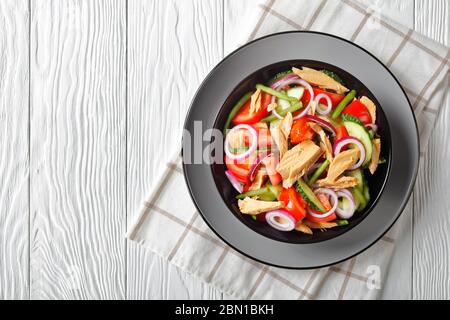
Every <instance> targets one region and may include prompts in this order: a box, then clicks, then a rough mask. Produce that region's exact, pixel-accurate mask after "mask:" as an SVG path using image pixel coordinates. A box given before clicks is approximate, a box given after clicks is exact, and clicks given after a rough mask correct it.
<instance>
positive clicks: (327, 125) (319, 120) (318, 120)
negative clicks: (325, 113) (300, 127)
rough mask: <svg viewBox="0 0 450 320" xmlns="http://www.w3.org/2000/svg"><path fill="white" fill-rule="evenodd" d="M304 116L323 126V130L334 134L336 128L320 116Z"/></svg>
mask: <svg viewBox="0 0 450 320" xmlns="http://www.w3.org/2000/svg"><path fill="white" fill-rule="evenodd" d="M304 118H305V119H307V120H308V121H312V122H315V123H317V124H318V125H320V126H321V127H323V128H324V129H325V130H327V131H329V132H330V133H331V134H332V135H333V136H335V135H336V129H335V128H334V126H333V125H332V124H331V123H330V122H328V121H326V120H324V119H322V118H319V117H317V116H311V115H306V116H305V117H304Z"/></svg>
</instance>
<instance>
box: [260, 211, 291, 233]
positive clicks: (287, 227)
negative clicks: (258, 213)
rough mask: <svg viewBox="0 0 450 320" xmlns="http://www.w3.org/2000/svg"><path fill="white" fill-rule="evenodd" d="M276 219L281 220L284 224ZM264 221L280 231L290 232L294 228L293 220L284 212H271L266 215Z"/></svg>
mask: <svg viewBox="0 0 450 320" xmlns="http://www.w3.org/2000/svg"><path fill="white" fill-rule="evenodd" d="M276 218H279V219H280V218H281V219H283V220H282V221H284V223H282V222H280V221H277V220H276ZM266 221H267V223H268V224H269V226H271V227H272V228H274V229H277V230H280V231H291V230H294V228H295V219H294V217H293V216H291V215H290V214H289V212H287V211H286V210H272V211H269V212H267V213H266Z"/></svg>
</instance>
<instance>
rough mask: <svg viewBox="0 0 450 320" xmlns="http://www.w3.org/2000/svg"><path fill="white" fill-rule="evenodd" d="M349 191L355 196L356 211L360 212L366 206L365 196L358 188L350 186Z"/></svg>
mask: <svg viewBox="0 0 450 320" xmlns="http://www.w3.org/2000/svg"><path fill="white" fill-rule="evenodd" d="M350 192H351V193H352V194H353V198H355V202H356V206H357V209H356V211H358V212H360V211H362V210H364V208H365V207H366V206H367V201H366V198H365V197H364V194H363V193H362V192H361V191H360V190H359V189H358V188H351V189H350Z"/></svg>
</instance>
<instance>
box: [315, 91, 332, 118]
mask: <svg viewBox="0 0 450 320" xmlns="http://www.w3.org/2000/svg"><path fill="white" fill-rule="evenodd" d="M321 99H325V100H326V101H327V108H326V109H320V108H319V105H320V104H319V102H320V100H321ZM315 103H316V111H317V113H318V114H321V115H326V114H329V113H330V111H331V108H332V103H331V99H330V97H329V96H327V95H326V94H325V93H319V94H318V95H317V96H316V99H315Z"/></svg>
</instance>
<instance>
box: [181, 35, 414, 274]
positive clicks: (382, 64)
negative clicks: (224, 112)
mask: <svg viewBox="0 0 450 320" xmlns="http://www.w3.org/2000/svg"><path fill="white" fill-rule="evenodd" d="M291 33H292V34H294V33H310V34H319V35H323V36H327V37H332V38H335V39H338V40H341V41H344V42H346V43H348V44H350V45H352V46H354V47H356V48H358V49H360V50H362V51H363V52H365V53H366V54H368V55H369V56H371V57H372V58H373V59H374V60H375V61H377V62H378V63H379V64H380V65H381V66H383V68H384V69H385V70H386V71H387V72H388V73H389V74H390V76H391V77H392V78H393V79H394V80H395V82H396V83H397V84H398V86H399V88H400V89H401V90H402V93H403V95H404V96H405V98H406V101H407V102H408V105H409V108H410V111H411V114H412V118H413V121H414V127H415V132H416V137H415V138H416V141H417V142H418V141H419V130H418V126H417V119H416V116H415V114H414V109H413V108H412V105H411V101H409V98H408V95H407V94H406V91H405V89H404V88H403V86H402V85H401V84H400V82H399V80H398V79H397V77H396V76H395V75H394V74H393V73H392V72H391V70H389V68H388V67H386V65H385V64H384V63H383V62H381V61H380V59H378V58H377V57H376V56H374V55H373V54H372V53H370V52H369V51H368V50H366V49H364V48H363V47H361V46H360V45H358V44H356V43H354V42H352V41H350V40H347V39H345V38H342V37H339V36H336V35H334V34H330V33H326V32H320V31H309V30H293V31H282V32H276V33H272V34H268V35H265V36H262V37H259V38H256V39H254V40H252V41H250V42H248V43H246V44H244V45H243V46H240V47H238V48H237V49H235V50H234V51H232V52H231V53H229V54H228V55H227V56H226V57H225V58H223V59H222V60H221V61H220V62H219V63H218V64H217V65H216V66H215V67H214V68H213V69H211V71H210V72H209V73H208V75H207V76H206V77H205V79H204V80H203V81H202V83H201V84H200V86H199V87H198V89H197V90H196V92H195V94H194V95H193V98H192V101H191V103H190V106H189V109H188V111H187V113H186V115H189V114H190V112H191V109H192V108H193V102H194V98H195V97H196V96H197V95H198V93H199V92H200V91H201V90H202V88H203V87H204V86H205V84H206V83H207V82H208V80H209V78H210V77H211V76H212V74H213V73H214V72H215V70H216V69H217V68H218V67H219V66H220V65H221V64H222V63H223V62H224V61H225V60H228V59H229V58H231V57H232V56H234V55H235V54H236V53H237V52H238V51H239V50H241V49H242V48H244V47H247V46H249V45H251V44H253V43H254V42H257V41H259V40H262V39H266V38H270V37H274V36H278V35H283V34H291ZM187 121H188V117H187V116H186V119H185V122H184V125H183V128H186V127H187V124H188V123H187ZM182 145H183V144H182ZM181 154H183V148H182V149H181ZM182 164H183V166H182V169H183V176H184V180H185V182H186V185H187V187H188V190H189V194H190V196H191V199H192V201H193V202H194V205H195V207H196V209H197V210H198V212H199V213H200V215H201V217H202V219H203V221H204V222H205V223H206V225H207V226H208V227H209V228H210V229H211V230H212V231H213V232H214V234H215V235H216V236H217V237H219V239H221V240H222V241H223V242H224V243H226V244H227V245H228V246H230V247H231V248H232V249H233V250H236V251H237V252H239V253H240V254H242V255H243V256H245V257H247V258H249V259H252V260H254V261H257V262H259V263H262V264H264V265H269V266H273V267H277V268H282V269H289V270H311V269H317V268H324V267H329V266H333V265H335V264H338V263H341V262H344V261H346V260H349V259H351V258H353V257H355V256H357V255H359V254H360V253H362V252H364V251H366V250H367V249H369V248H370V247H372V246H373V245H374V244H375V243H377V242H378V241H379V240H380V239H381V238H382V237H383V236H384V235H385V234H386V233H387V232H388V231H389V230H390V229H391V228H392V226H393V225H394V224H395V223H396V222H397V221H398V219H399V218H400V216H401V215H402V214H403V212H404V209H405V207H406V205H407V203H408V201H407V200H408V199H409V198H410V197H411V194H412V192H413V189H414V188H413V187H414V185H415V182H416V180H417V173H418V170H419V165H420V145H419V152H418V153H417V158H416V166H415V170H414V173H413V178H412V180H411V182H410V186H409V190H408V192H407V194H406V197H405V201H404V203H403V204H402V205H401V206H400V207H399V211H398V214H397V217H395V219H394V220H393V222H392V223H391V224H390V225H389V226H388V227H387V228H386V230H385V231H384V232H382V233H381V234H380V236H379V237H378V238H376V239H375V240H374V241H372V243H370V244H368V245H367V246H365V247H364V248H362V249H361V250H359V251H356V252H355V253H354V254H352V255H349V256H347V257H344V258H342V259H340V260H337V261H334V262H330V263H326V264H321V265H317V266H314V267H290V266H285V265H278V264H275V263H270V262H266V261H263V260H260V259H258V258H255V257H253V256H251V255H250V254H248V253H246V252H244V251H242V250H239V249H237V248H236V247H234V246H233V245H231V244H230V243H229V242H228V241H226V240H225V239H224V238H223V237H222V236H221V235H220V234H219V233H218V232H217V231H216V230H215V229H214V228H213V227H212V226H211V224H210V223H209V222H208V220H207V219H206V217H205V216H204V214H203V213H202V210H201V209H200V207H199V206H198V204H197V201H196V200H195V198H194V197H193V192H192V186H191V184H190V182H189V180H188V179H187V175H186V170H187V168H186V164H185V163H184V162H183V163H182Z"/></svg>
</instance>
